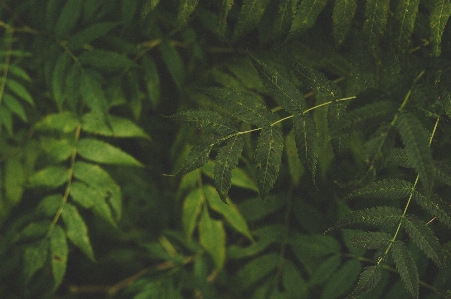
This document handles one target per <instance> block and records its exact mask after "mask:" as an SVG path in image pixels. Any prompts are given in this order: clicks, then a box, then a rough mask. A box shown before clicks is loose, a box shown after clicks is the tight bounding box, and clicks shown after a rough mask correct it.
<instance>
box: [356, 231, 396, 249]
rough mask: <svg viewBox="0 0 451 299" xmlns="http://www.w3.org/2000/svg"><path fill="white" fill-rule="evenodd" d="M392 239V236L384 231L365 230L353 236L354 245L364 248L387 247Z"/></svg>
mask: <svg viewBox="0 0 451 299" xmlns="http://www.w3.org/2000/svg"><path fill="white" fill-rule="evenodd" d="M391 240H392V237H391V236H390V235H389V234H387V233H384V232H367V233H366V232H365V233H358V234H355V235H353V236H352V237H351V239H350V242H351V244H352V246H354V247H357V248H364V249H381V248H384V247H385V248H386V247H387V246H388V245H389V244H390V242H391Z"/></svg>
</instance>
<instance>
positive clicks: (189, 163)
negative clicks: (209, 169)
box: [177, 139, 217, 175]
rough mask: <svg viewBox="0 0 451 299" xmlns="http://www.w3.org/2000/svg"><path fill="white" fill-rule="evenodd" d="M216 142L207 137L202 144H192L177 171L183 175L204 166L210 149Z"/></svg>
mask: <svg viewBox="0 0 451 299" xmlns="http://www.w3.org/2000/svg"><path fill="white" fill-rule="evenodd" d="M216 142H217V141H214V140H212V139H208V140H206V141H205V142H203V143H202V144H199V145H195V146H193V148H191V151H190V152H189V154H188V157H187V158H186V160H185V162H184V164H183V166H182V168H181V169H180V170H179V171H178V172H177V173H178V174H180V175H183V174H186V173H188V172H191V171H193V170H195V169H197V168H200V167H202V166H204V165H205V163H207V162H208V157H209V155H210V152H211V149H212V147H213V145H215V143H216Z"/></svg>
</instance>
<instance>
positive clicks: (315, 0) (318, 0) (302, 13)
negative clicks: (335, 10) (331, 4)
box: [288, 0, 327, 39]
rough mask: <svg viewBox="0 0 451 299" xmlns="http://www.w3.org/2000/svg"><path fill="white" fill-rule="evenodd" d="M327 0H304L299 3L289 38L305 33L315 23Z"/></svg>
mask: <svg viewBox="0 0 451 299" xmlns="http://www.w3.org/2000/svg"><path fill="white" fill-rule="evenodd" d="M326 3H327V0H303V1H301V2H300V3H299V5H298V7H297V9H296V13H295V14H294V17H293V23H292V24H291V28H290V34H289V36H288V38H289V39H291V38H293V37H294V36H299V35H301V34H303V33H304V32H305V31H307V29H309V28H310V27H312V26H313V24H315V21H316V18H317V17H318V15H319V14H320V12H321V11H322V10H323V9H324V6H325V5H326Z"/></svg>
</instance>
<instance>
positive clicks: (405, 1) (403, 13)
mask: <svg viewBox="0 0 451 299" xmlns="http://www.w3.org/2000/svg"><path fill="white" fill-rule="evenodd" d="M419 4H420V0H401V1H398V5H397V6H396V11H395V13H394V17H395V21H396V26H394V30H395V33H394V35H395V40H396V45H397V46H398V47H399V48H400V49H401V50H402V51H405V50H407V49H408V47H409V45H410V39H411V35H412V33H413V28H414V25H415V19H416V17H417V13H418V5H419Z"/></svg>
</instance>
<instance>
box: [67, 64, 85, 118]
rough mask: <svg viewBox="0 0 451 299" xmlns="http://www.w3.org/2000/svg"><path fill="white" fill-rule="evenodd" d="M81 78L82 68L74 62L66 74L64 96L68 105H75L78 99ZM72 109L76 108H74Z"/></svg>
mask: <svg viewBox="0 0 451 299" xmlns="http://www.w3.org/2000/svg"><path fill="white" fill-rule="evenodd" d="M81 78H82V68H81V66H80V65H79V64H77V63H74V64H73V65H72V67H71V68H70V69H69V72H68V74H67V76H66V97H67V102H68V104H69V105H70V107H72V108H74V107H77V105H78V102H79V99H80V94H81V92H80V85H81ZM74 110H76V109H75V108H74Z"/></svg>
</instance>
